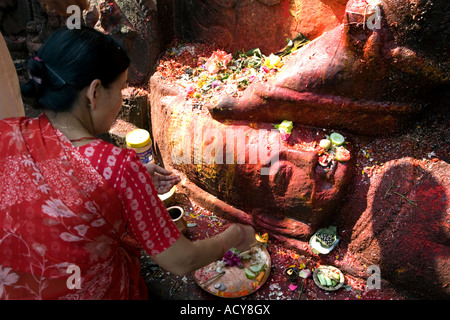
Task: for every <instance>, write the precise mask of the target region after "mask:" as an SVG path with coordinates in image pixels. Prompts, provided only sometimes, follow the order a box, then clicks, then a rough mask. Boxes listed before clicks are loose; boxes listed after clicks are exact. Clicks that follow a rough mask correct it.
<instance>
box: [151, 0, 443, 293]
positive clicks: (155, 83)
mask: <svg viewBox="0 0 450 320" xmlns="http://www.w3.org/2000/svg"><path fill="white" fill-rule="evenodd" d="M312 2H313V1H308V0H304V1H280V2H279V3H273V4H272V5H271V6H270V8H271V11H270V12H269V11H265V9H267V8H268V7H269V6H268V5H267V4H268V3H267V2H266V3H265V4H264V3H261V2H259V1H258V2H255V1H252V5H253V8H254V9H255V12H253V13H254V16H255V17H258V18H259V19H261V18H262V17H264V18H263V19H261V20H262V21H263V22H264V23H265V24H266V25H269V26H270V27H271V28H272V29H276V28H277V27H278V26H279V25H277V24H276V19H275V20H274V19H273V17H270V13H271V14H272V15H277V14H280V12H283V11H282V8H285V9H286V8H287V9H288V10H287V11H286V10H285V11H284V12H289V14H291V13H292V12H293V13H295V12H299V11H301V10H300V9H301V7H302V5H305V6H307V5H308V4H311V3H312ZM176 3H177V2H176ZM245 3H246V1H242V2H239V4H238V2H235V1H208V3H206V2H203V1H194V0H193V1H189V2H182V3H180V2H178V7H176V10H178V12H177V13H176V17H181V21H178V20H177V21H178V23H179V24H178V25H177V34H179V35H183V36H184V37H182V38H186V39H189V40H198V41H200V42H205V41H209V42H215V40H216V39H219V40H222V41H223V43H220V42H216V43H218V44H219V45H220V46H222V47H223V48H224V49H225V50H226V51H227V52H233V51H234V50H240V49H242V47H244V46H243V45H242V43H243V42H240V41H242V40H243V39H245V40H246V41H245V45H248V46H245V47H244V49H247V50H248V49H252V48H255V47H261V45H260V44H262V45H264V44H265V43H264V40H265V41H267V42H269V43H271V44H273V45H276V47H275V48H272V47H270V46H267V47H265V49H264V50H267V51H265V53H267V52H269V53H270V52H276V51H277V50H279V49H280V48H282V47H283V46H284V44H283V43H280V42H277V41H279V39H278V40H273V39H272V38H271V37H270V36H268V37H265V38H263V37H261V36H260V35H261V32H263V33H264V31H265V30H267V29H264V26H261V25H255V24H251V23H249V21H253V22H254V20H252V19H251V14H249V12H250V11H245ZM271 3H272V2H271ZM321 3H322V4H326V5H330V6H331V5H332V4H334V5H335V6H334V7H333V9H334V10H333V12H336V14H335V17H336V20H335V21H334V22H330V21H329V23H328V24H326V23H325V24H324V25H325V27H324V28H322V30H323V31H324V32H323V34H322V33H320V34H319V36H310V37H309V38H310V39H311V40H313V41H311V42H310V43H309V44H308V45H307V46H304V47H303V48H302V49H300V50H298V51H297V52H296V53H294V54H293V55H292V56H291V57H290V59H289V60H288V62H287V63H286V64H285V65H284V67H283V68H282V69H281V71H280V72H279V73H278V74H277V75H276V76H275V77H273V79H272V80H270V81H267V82H262V81H255V82H253V83H252V84H251V85H250V86H248V87H247V89H245V91H244V94H243V95H242V96H240V97H238V98H234V97H231V96H227V95H224V96H222V97H221V99H220V100H219V102H218V103H212V104H211V105H210V106H209V111H210V113H203V112H201V113H198V112H196V111H195V110H193V109H192V110H191V108H188V107H187V103H186V99H185V95H184V90H185V88H183V87H181V86H177V84H173V85H166V84H164V83H163V81H162V80H161V75H160V74H158V73H156V74H155V75H154V76H153V77H152V78H151V81H150V84H151V91H150V92H151V95H150V101H151V116H152V127H153V134H154V138H155V143H156V146H157V149H158V150H159V151H160V152H161V155H162V156H163V162H164V164H165V165H166V166H168V167H171V168H175V169H176V170H178V171H179V172H181V174H182V176H183V177H184V178H186V179H184V180H183V183H182V185H181V186H182V187H183V190H184V191H186V192H187V193H188V194H189V195H190V196H191V197H192V198H193V199H195V200H196V201H198V202H199V203H201V204H203V205H205V206H206V207H207V208H209V209H211V210H213V211H214V212H216V213H219V212H220V213H222V214H224V215H225V216H227V217H228V218H230V219H231V220H233V219H235V220H239V221H242V222H247V223H252V224H253V225H255V226H257V227H258V228H259V229H260V230H267V231H269V232H270V233H271V235H272V237H274V238H276V239H278V240H280V241H283V243H284V244H286V245H289V246H292V247H294V248H296V249H297V250H301V251H304V252H310V248H309V246H308V239H309V236H310V235H311V233H312V232H314V231H315V230H316V229H317V227H318V226H327V225H329V224H330V223H336V224H337V225H338V230H341V231H339V232H340V233H341V236H342V244H341V245H340V249H339V250H340V251H339V257H338V255H336V256H335V255H334V254H331V255H328V256H324V257H323V259H325V260H326V261H327V262H329V263H332V264H335V265H338V266H340V267H341V268H342V269H343V270H345V271H346V272H349V273H352V274H356V275H358V276H367V274H366V270H365V269H364V268H363V266H364V265H366V266H367V265H370V264H375V265H378V266H380V267H381V274H382V277H383V279H388V280H389V281H392V282H394V283H397V284H399V285H401V286H403V287H405V288H408V289H410V290H412V291H413V292H414V293H419V294H425V296H427V297H432V296H433V297H448V296H449V295H450V291H449V290H450V289H449V286H448V285H447V284H448V281H449V277H450V274H449V273H448V271H447V270H448V266H449V264H450V258H449V257H450V255H449V250H450V249H449V245H448V243H449V242H448V239H449V234H450V232H449V230H450V229H449V225H448V219H446V217H448V214H449V208H448V204H447V202H448V198H449V195H450V191H449V190H450V182H449V180H448V174H449V172H450V171H449V170H450V168H449V165H448V161H449V157H448V152H449V150H448V143H446V142H443V141H442V142H441V140H442V139H441V138H440V137H442V136H448V129H446V128H448V119H447V120H444V119H445V118H446V117H445V113H448V103H447V100H448V92H449V90H448V89H449V86H450V78H449V75H450V65H449V62H450V57H449V55H450V48H449V43H450V42H449V34H450V31H449V30H450V15H449V14H448V13H449V12H450V7H449V6H450V3H449V2H448V1H444V0H436V1H402V0H386V1H371V0H368V1H363V0H350V1H348V2H347V1H339V2H337V1H336V2H333V1H321ZM289 4H290V5H289ZM258 6H261V7H258ZM283 6H286V7H283ZM194 8H197V11H195V10H194ZM256 8H258V9H257V10H256ZM190 10H191V11H190ZM277 10H280V11H277ZM236 12H237V13H239V14H235V13H236ZM311 12H313V10H312V11H311ZM246 13H247V14H246ZM378 13H379V16H381V20H380V21H378V20H373V18H374V15H377V14H378ZM266 14H267V15H266ZM291 16H292V14H291ZM200 17H201V18H200ZM286 17H288V15H286ZM376 17H378V16H376ZM240 19H242V20H240ZM245 19H246V20H245ZM319 20H320V22H324V21H325V20H326V19H325V20H321V19H319ZM287 21H289V23H288V22H287ZM336 21H337V23H336ZM245 22H247V24H246V23H245ZM285 23H286V24H289V25H292V23H293V24H294V25H295V23H296V21H295V19H294V18H292V19H288V20H286V19H285ZM250 25H251V28H250V27H249V26H250ZM378 26H380V27H381V28H378ZM305 27H306V28H307V26H305ZM327 28H329V29H327ZM279 29H280V28H279ZM211 30H212V31H211ZM283 30H286V29H283ZM210 31H211V32H210ZM299 31H301V30H299ZM215 34H217V35H218V36H217V38H216V37H214V35H215ZM268 34H269V33H268ZM271 34H272V35H273V34H275V33H271ZM291 37H292V34H291ZM278 38H280V36H278ZM262 39H264V40H262ZM434 110H435V112H433V111H434ZM423 114H428V116H429V115H430V114H433V116H434V118H433V119H437V120H436V121H438V122H437V125H435V124H432V125H431V126H430V130H429V131H421V130H422V129H421V128H420V127H421V126H418V127H417V130H413V129H414V128H413V127H412V126H411V125H412V124H414V123H416V122H415V121H417V119H418V116H420V115H423ZM447 118H448V117H447ZM286 119H287V120H292V121H293V122H294V123H295V124H296V126H295V128H294V132H293V133H292V136H291V138H290V139H294V140H291V142H292V144H287V145H283V146H282V148H281V149H280V152H279V153H278V156H279V161H278V164H279V166H278V171H277V173H276V174H275V175H273V176H262V175H261V174H260V173H261V169H262V168H263V167H264V166H267V164H268V163H267V162H259V163H257V164H256V165H250V164H248V163H247V164H231V165H230V164H217V163H215V164H208V163H205V162H201V161H200V162H198V161H197V162H195V161H194V160H198V158H197V159H196V158H195V157H194V158H190V159H191V162H184V163H174V156H175V158H176V156H177V155H178V154H179V150H178V149H177V147H179V146H180V143H182V142H181V141H182V140H183V139H182V138H181V137H180V135H177V134H176V133H177V132H181V133H182V135H184V136H185V137H188V138H187V139H188V140H190V144H189V143H188V145H189V148H188V149H185V150H183V152H184V151H189V154H191V155H195V151H196V150H198V149H196V148H201V149H200V150H205V149H208V148H211V146H214V145H215V146H219V147H220V146H221V145H222V144H220V141H222V139H223V137H225V135H226V131H227V130H232V131H234V132H238V131H239V130H242V129H243V130H244V131H245V134H246V136H247V137H248V140H246V142H245V146H246V147H251V146H252V143H253V142H254V141H256V140H257V131H258V129H269V128H270V126H271V124H272V123H279V122H281V121H282V120H286ZM199 125H200V127H201V128H203V129H204V131H203V132H204V133H205V132H207V131H208V130H210V131H213V132H216V133H217V132H219V134H217V135H216V136H215V138H214V137H208V138H206V139H204V140H201V143H202V144H201V145H200V146H198V145H197V147H195V140H194V137H195V130H194V128H195V127H198V126H199ZM428 125H429V124H428ZM321 128H324V129H321ZM329 130H341V131H342V132H345V133H346V136H347V137H348V138H349V139H348V140H349V141H350V145H349V148H351V150H352V160H351V161H350V162H343V163H338V164H337V166H335V167H333V170H332V171H331V172H330V171H329V172H325V170H323V168H321V166H320V165H318V156H319V154H318V152H317V150H314V148H312V149H308V148H307V147H305V146H307V145H308V143H310V142H311V141H314V140H315V139H317V140H319V139H320V138H321V136H322V135H323V132H324V131H329ZM425 136H426V137H427V139H425V140H426V142H425V141H424V142H423V144H422V143H419V142H420V141H421V140H420V139H419V138H418V137H425ZM174 137H175V138H174ZM185 139H186V138H185ZM191 139H192V140H191ZM317 140H316V141H317ZM367 141H370V142H369V143H368V142H367ZM418 141H419V142H418ZM406 144H407V145H408V146H410V147H406V148H405V149H404V150H402V151H401V152H399V149H398V146H399V145H402V146H405V145H406ZM265 146H266V147H267V149H269V150H273V149H272V147H273V146H274V144H273V143H271V142H267V143H266V144H265ZM294 146H295V147H294ZM364 146H368V147H367V149H363V148H364ZM372 148H374V149H376V150H377V151H378V152H379V154H377V156H378V157H376V159H377V158H378V161H383V162H384V163H383V164H381V165H380V164H378V165H374V161H376V160H374V159H372V157H371V152H372ZM430 148H433V151H432V152H430V151H427V150H430ZM174 150H175V151H174ZM208 150H211V149H208ZM218 150H219V149H214V151H215V152H218ZM369 150H370V151H369ZM377 151H374V152H375V154H376V152H377ZM219 153H220V151H219ZM225 153H226V150H223V154H225ZM231 153H233V151H231ZM433 155H434V156H436V155H438V156H437V158H432V157H433ZM352 161H354V162H352ZM368 171H369V172H368ZM369 174H370V175H369Z"/></svg>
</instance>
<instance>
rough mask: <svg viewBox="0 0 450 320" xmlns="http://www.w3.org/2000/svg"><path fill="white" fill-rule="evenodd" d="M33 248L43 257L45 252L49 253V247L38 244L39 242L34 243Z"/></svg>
mask: <svg viewBox="0 0 450 320" xmlns="http://www.w3.org/2000/svg"><path fill="white" fill-rule="evenodd" d="M31 246H32V247H33V249H34V250H35V251H36V252H37V253H38V254H39V255H41V256H44V254H45V251H47V247H46V246H45V245H43V244H40V243H37V242H35V243H33V244H32V245H31Z"/></svg>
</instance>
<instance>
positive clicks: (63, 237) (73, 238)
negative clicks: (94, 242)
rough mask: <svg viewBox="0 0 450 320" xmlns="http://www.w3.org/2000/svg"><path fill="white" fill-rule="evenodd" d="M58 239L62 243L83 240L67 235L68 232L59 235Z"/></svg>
mask: <svg viewBox="0 0 450 320" xmlns="http://www.w3.org/2000/svg"><path fill="white" fill-rule="evenodd" d="M59 237H60V238H61V239H63V240H64V241H67V242H75V241H80V240H83V239H82V238H80V237H77V236H75V235H73V234H71V233H68V232H63V233H61V234H60V235H59Z"/></svg>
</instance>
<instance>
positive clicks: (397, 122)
mask: <svg viewBox="0 0 450 320" xmlns="http://www.w3.org/2000/svg"><path fill="white" fill-rule="evenodd" d="M399 2H401V1H397V2H395V1H386V3H384V2H382V5H381V9H380V12H386V13H383V16H382V17H383V18H382V23H381V28H380V29H373V30H371V29H369V28H368V27H367V26H366V25H367V18H366V19H364V12H366V6H367V4H366V2H365V1H362V0H355V1H349V3H348V4H347V10H348V11H350V12H357V13H358V14H357V17H358V18H356V22H351V23H344V24H342V25H340V26H338V27H336V28H334V29H333V30H331V31H329V32H326V33H325V34H324V35H322V36H321V37H320V38H317V39H316V40H314V41H312V42H311V43H310V44H308V45H306V46H304V47H303V48H301V49H300V50H298V51H297V52H296V53H294V54H293V55H292V57H291V58H290V59H289V61H288V62H287V63H286V64H285V65H284V66H283V67H282V68H281V70H280V72H279V74H277V76H276V77H275V78H274V79H273V80H272V81H270V82H267V83H262V82H260V81H255V82H253V83H252V84H251V85H250V86H249V87H248V88H247V89H246V91H245V93H244V95H243V96H242V97H240V98H239V99H236V98H232V97H230V96H227V95H225V96H223V97H222V98H221V99H220V100H219V102H218V103H216V104H214V105H211V106H210V111H211V114H212V116H213V117H214V118H215V119H218V120H224V119H233V120H245V119H250V118H251V119H253V120H255V121H262V122H277V121H282V120H283V119H288V120H291V121H294V122H296V123H300V124H303V125H308V126H326V127H330V128H335V129H341V130H346V131H349V132H353V133H356V134H362V135H379V134H385V135H387V134H392V133H398V132H402V131H403V130H404V129H405V128H406V127H407V126H408V125H410V124H411V120H413V119H414V117H415V116H417V115H418V113H419V112H420V110H421V109H423V108H426V107H430V106H429V99H428V98H427V97H429V96H430V95H433V94H434V92H435V91H438V90H442V89H443V88H446V90H448V87H449V84H450V65H449V63H448V61H449V57H448V52H450V51H449V47H448V39H449V38H450V32H449V31H448V29H447V30H442V32H441V33H440V35H439V37H440V39H439V40H438V39H436V43H440V44H442V51H441V50H438V52H437V53H436V50H435V49H434V48H432V47H431V46H429V44H428V39H429V38H428V37H430V38H432V39H435V37H436V35H434V34H433V36H432V37H431V35H430V34H431V32H432V30H437V28H438V26H439V27H442V26H443V25H446V26H447V27H450V21H449V19H448V15H445V12H448V9H449V4H448V3H444V2H442V1H438V2H436V3H434V6H433V7H428V6H427V5H425V4H421V5H417V7H416V8H415V9H414V10H410V11H408V10H406V11H405V10H404V9H403V7H399V6H398V3H399ZM421 10H423V11H421ZM441 10H442V11H441ZM419 12H421V14H422V15H423V16H422V17H423V19H421V26H420V27H417V28H416V29H414V28H410V25H409V23H410V22H409V20H408V19H407V18H405V17H404V16H403V15H407V16H408V17H409V18H410V19H413V18H414V17H416V16H415V14H419ZM352 21H353V20H352ZM402 28H406V29H407V30H408V32H406V31H405V33H403V32H399V30H400V29H402ZM413 35H414V36H416V37H417V38H414V39H415V40H414V41H413V40H412V37H413ZM417 39H423V41H419V40H417ZM444 39H447V40H444ZM443 41H447V43H444V42H443ZM421 42H423V44H422V45H421V44H420V43H421Z"/></svg>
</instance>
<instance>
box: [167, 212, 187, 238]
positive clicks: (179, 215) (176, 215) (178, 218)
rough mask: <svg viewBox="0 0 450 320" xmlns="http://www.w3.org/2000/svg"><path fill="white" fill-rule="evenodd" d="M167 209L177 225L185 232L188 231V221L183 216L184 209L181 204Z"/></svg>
mask: <svg viewBox="0 0 450 320" xmlns="http://www.w3.org/2000/svg"><path fill="white" fill-rule="evenodd" d="M167 211H168V212H169V214H170V217H171V218H172V221H173V222H175V225H176V226H177V227H178V230H180V232H181V233H183V234H184V233H186V231H187V223H186V221H185V220H184V218H183V215H184V209H183V208H182V207H179V206H173V207H170V208H167Z"/></svg>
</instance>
